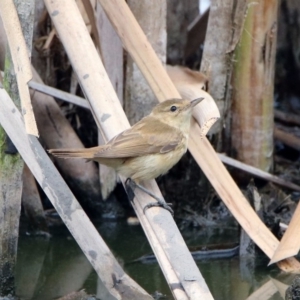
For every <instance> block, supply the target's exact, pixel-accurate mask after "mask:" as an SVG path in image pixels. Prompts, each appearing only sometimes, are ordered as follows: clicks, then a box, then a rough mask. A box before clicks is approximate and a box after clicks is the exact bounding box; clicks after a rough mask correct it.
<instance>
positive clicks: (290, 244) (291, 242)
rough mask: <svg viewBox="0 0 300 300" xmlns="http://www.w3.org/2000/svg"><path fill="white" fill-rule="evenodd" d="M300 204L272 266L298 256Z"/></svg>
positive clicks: (275, 254)
mask: <svg viewBox="0 0 300 300" xmlns="http://www.w3.org/2000/svg"><path fill="white" fill-rule="evenodd" d="M299 227H300V203H298V205H297V208H296V210H295V212H294V214H293V217H292V219H291V221H290V224H289V226H288V228H287V230H286V231H285V233H284V235H283V237H282V239H281V241H280V244H279V246H278V247H277V249H276V251H275V253H274V255H273V257H272V259H271V261H270V264H273V263H276V262H278V261H280V260H283V259H285V258H288V257H291V256H294V255H297V254H298V252H299V249H300V230H299Z"/></svg>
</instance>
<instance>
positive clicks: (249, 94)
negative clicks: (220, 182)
mask: <svg viewBox="0 0 300 300" xmlns="http://www.w3.org/2000/svg"><path fill="white" fill-rule="evenodd" d="M250 2H251V1H248V9H247V12H246V15H245V22H244V28H243V32H242V35H241V39H240V42H239V43H238V45H237V47H236V49H235V57H234V64H233V73H232V80H231V82H232V132H231V142H232V145H231V147H232V151H233V152H234V153H235V157H236V158H237V159H238V160H239V161H242V162H244V163H246V164H249V165H251V166H254V167H257V168H260V169H262V170H264V171H269V170H270V169H271V167H272V164H273V155H272V153H273V127H274V113H273V98H274V68H275V53H276V36H277V25H276V24H277V9H278V1H277V0H271V1H270V0H263V1H259V2H257V3H252V2H251V4H250Z"/></svg>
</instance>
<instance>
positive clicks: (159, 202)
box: [125, 178, 174, 216]
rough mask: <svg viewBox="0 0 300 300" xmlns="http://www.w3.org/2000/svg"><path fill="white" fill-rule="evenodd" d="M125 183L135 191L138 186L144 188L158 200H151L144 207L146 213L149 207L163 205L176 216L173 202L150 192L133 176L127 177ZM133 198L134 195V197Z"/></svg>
mask: <svg viewBox="0 0 300 300" xmlns="http://www.w3.org/2000/svg"><path fill="white" fill-rule="evenodd" d="M125 185H128V186H129V187H130V188H131V190H132V191H134V190H135V189H136V188H138V189H140V190H142V191H143V192H144V193H146V194H148V195H149V196H151V197H152V198H154V199H155V200H156V201H157V202H151V203H148V204H147V205H146V206H145V207H144V208H143V212H144V213H145V212H146V210H147V209H148V208H151V207H162V208H164V209H166V210H167V211H169V212H170V213H171V214H172V216H174V211H173V209H172V208H171V207H170V205H172V203H166V201H165V200H163V199H161V198H159V197H157V196H156V195H154V194H153V193H152V192H150V191H149V190H147V189H146V188H145V187H143V186H142V185H140V184H138V183H136V182H134V181H133V180H132V179H131V178H127V179H126V181H125ZM132 198H133V197H132Z"/></svg>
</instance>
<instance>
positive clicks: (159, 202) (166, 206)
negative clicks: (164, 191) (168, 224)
mask: <svg viewBox="0 0 300 300" xmlns="http://www.w3.org/2000/svg"><path fill="white" fill-rule="evenodd" d="M156 200H157V202H151V203H148V204H147V205H146V206H145V207H144V208H143V213H144V214H145V212H146V210H147V209H149V208H151V207H162V208H164V209H166V210H167V211H169V212H170V214H171V215H172V216H174V211H173V209H172V208H171V205H172V203H167V202H166V201H164V200H162V199H157V198H156Z"/></svg>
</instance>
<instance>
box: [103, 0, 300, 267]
mask: <svg viewBox="0 0 300 300" xmlns="http://www.w3.org/2000/svg"><path fill="white" fill-rule="evenodd" d="M98 1H99V2H100V3H101V5H102V7H103V9H104V10H105V12H106V14H107V16H108V18H109V19H110V20H111V22H112V24H113V26H114V27H115V29H116V31H117V33H118V34H119V36H120V38H121V39H122V42H123V45H124V47H125V48H126V49H127V51H128V52H129V53H130V55H131V56H132V57H133V58H134V60H135V62H136V63H137V65H138V66H139V68H140V69H141V71H142V72H143V74H144V76H145V77H146V78H147V81H148V83H149V85H150V86H151V88H152V89H153V92H154V93H155V94H156V97H157V98H158V99H159V101H163V100H165V99H168V98H178V97H180V95H179V93H178V91H177V90H176V88H175V86H174V85H173V83H172V82H171V80H170V78H169V77H168V76H167V73H166V71H165V70H164V68H163V66H162V65H161V63H160V62H159V60H158V58H157V57H156V56H155V53H154V51H153V49H152V48H151V46H150V45H149V43H148V42H147V39H146V37H145V35H144V34H143V32H142V31H141V29H140V27H139V25H138V24H137V22H136V20H135V19H134V17H133V15H132V13H131V12H130V10H129V9H128V6H127V5H126V3H125V2H123V1H118V0H98ZM199 106H200V105H198V107H199ZM199 109H201V108H200V107H199ZM201 137H202V138H201ZM189 150H190V152H191V153H192V155H193V156H194V158H195V159H196V161H197V163H198V164H199V166H200V167H201V168H202V170H203V171H204V173H205V174H206V176H207V177H208V179H209V180H210V182H211V183H212V185H213V186H214V188H215V189H216V191H217V192H218V194H219V195H220V197H221V198H222V200H223V201H224V203H225V204H226V205H227V207H228V208H229V210H230V211H231V212H232V214H233V215H234V216H235V218H236V219H237V220H238V222H239V223H240V224H241V226H242V227H243V228H244V229H245V231H246V232H247V233H248V235H249V236H250V237H251V238H252V239H253V240H254V242H255V243H256V244H257V245H258V246H259V247H260V248H261V249H262V250H263V251H264V252H265V253H266V255H268V256H269V257H271V256H272V255H273V253H274V251H275V249H276V247H277V246H278V244H279V242H278V240H277V239H276V238H275V237H274V235H273V234H272V233H271V232H270V231H269V229H268V228H267V227H266V226H265V225H264V224H263V223H262V222H261V220H260V219H259V218H258V216H257V215H256V213H255V212H254V211H253V209H252V208H251V206H250V205H249V203H248V201H247V200H246V199H245V197H244V196H243V194H242V193H241V191H240V190H239V189H238V187H237V186H236V184H235V183H234V181H233V180H232V178H231V176H230V175H229V173H228V172H227V170H226V169H225V167H224V165H223V164H222V162H221V161H220V159H219V158H218V156H217V154H216V152H215V151H214V149H213V148H212V146H211V145H210V143H209V141H208V140H207V139H206V138H205V137H203V131H202V130H201V128H200V127H199V125H198V123H196V121H195V120H193V121H192V128H191V131H190V143H189ZM279 267H280V268H281V269H283V270H285V271H292V270H300V264H299V262H298V261H297V260H295V259H289V260H288V261H285V262H282V263H281V264H280V266H279Z"/></svg>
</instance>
